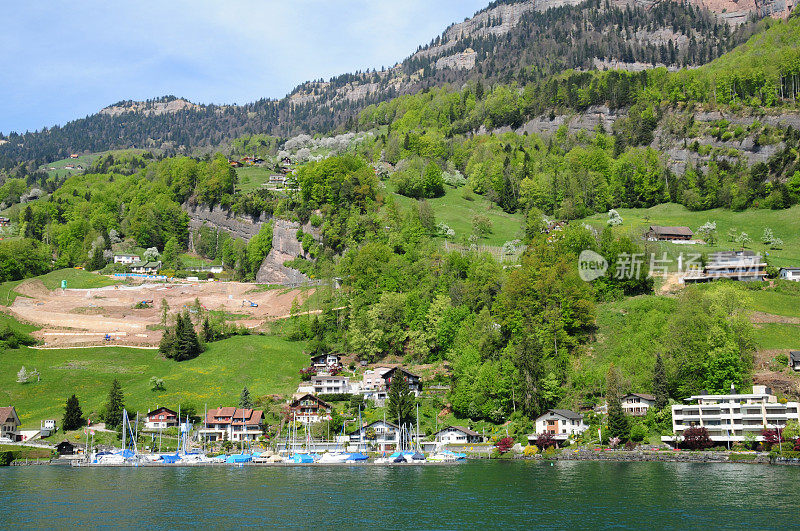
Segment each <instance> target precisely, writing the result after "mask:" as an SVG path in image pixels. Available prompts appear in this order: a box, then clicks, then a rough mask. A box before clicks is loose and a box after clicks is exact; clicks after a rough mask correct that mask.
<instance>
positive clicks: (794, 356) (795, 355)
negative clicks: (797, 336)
mask: <svg viewBox="0 0 800 531" xmlns="http://www.w3.org/2000/svg"><path fill="white" fill-rule="evenodd" d="M789 359H791V360H792V361H800V350H793V351H791V352H789Z"/></svg>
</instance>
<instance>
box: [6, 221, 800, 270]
mask: <svg viewBox="0 0 800 531" xmlns="http://www.w3.org/2000/svg"><path fill="white" fill-rule="evenodd" d="M0 219H2V218H0ZM780 271H800V267H782V268H780Z"/></svg>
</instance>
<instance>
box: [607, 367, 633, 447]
mask: <svg viewBox="0 0 800 531" xmlns="http://www.w3.org/2000/svg"><path fill="white" fill-rule="evenodd" d="M606 386H607V391H606V402H608V435H609V437H619V438H620V440H623V441H624V440H626V439H627V438H628V435H629V427H628V418H627V417H626V416H625V412H624V411H623V410H622V403H621V402H620V391H619V371H618V370H617V368H616V367H614V364H613V363H612V364H611V367H609V368H608V374H607V375H606Z"/></svg>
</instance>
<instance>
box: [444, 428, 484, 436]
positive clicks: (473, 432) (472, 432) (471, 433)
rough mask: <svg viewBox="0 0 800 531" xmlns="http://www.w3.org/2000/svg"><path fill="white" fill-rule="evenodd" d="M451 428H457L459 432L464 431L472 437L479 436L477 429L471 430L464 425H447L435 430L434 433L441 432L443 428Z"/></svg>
mask: <svg viewBox="0 0 800 531" xmlns="http://www.w3.org/2000/svg"><path fill="white" fill-rule="evenodd" d="M451 429H452V430H458V431H460V432H462V433H464V434H466V435H470V436H472V437H480V436H481V434H480V433H478V432H477V431H473V430H471V429H469V428H465V427H464V426H448V427H446V428H444V429H441V430H439V431H437V432H436V433H442V432H443V431H445V430H451Z"/></svg>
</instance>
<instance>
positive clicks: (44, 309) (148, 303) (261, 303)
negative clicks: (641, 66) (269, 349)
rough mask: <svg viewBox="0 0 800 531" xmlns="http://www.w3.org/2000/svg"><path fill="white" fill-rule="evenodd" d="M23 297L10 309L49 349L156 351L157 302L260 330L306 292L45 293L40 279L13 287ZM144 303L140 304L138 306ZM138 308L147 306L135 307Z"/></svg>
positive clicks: (221, 285)
mask: <svg viewBox="0 0 800 531" xmlns="http://www.w3.org/2000/svg"><path fill="white" fill-rule="evenodd" d="M15 291H16V292H17V293H18V294H20V295H21V296H19V297H17V298H16V299H15V300H14V303H13V304H12V305H11V307H10V308H9V311H10V313H11V314H13V315H14V316H15V317H17V318H18V319H20V320H22V321H25V322H29V323H32V324H35V325H37V326H40V327H41V329H40V330H38V331H36V332H34V334H33V335H34V336H35V337H36V338H37V339H39V340H40V341H41V342H42V346H44V347H50V348H60V347H78V346H81V347H83V346H97V345H119V346H139V347H154V346H157V345H158V343H159V341H160V340H161V334H162V331H161V328H162V327H161V323H162V310H161V304H162V303H161V301H162V300H166V301H167V304H168V305H169V313H170V314H174V313H175V312H177V311H183V310H184V309H186V310H188V311H190V312H191V313H195V312H196V311H197V310H196V308H195V306H196V304H195V300H199V302H200V304H201V306H202V308H203V310H207V311H219V312H224V313H225V315H226V318H227V319H230V320H232V321H233V322H235V323H236V324H238V325H239V326H246V327H248V328H251V329H258V328H260V327H261V326H263V325H264V323H265V322H267V321H270V320H274V319H277V318H282V317H286V316H287V315H288V314H289V313H290V311H291V307H292V302H293V301H295V300H297V303H298V305H299V304H302V303H303V301H304V300H305V299H306V298H307V297H308V296H309V295H310V293H311V292H310V291H309V290H297V289H294V290H289V289H272V290H263V289H261V288H259V287H258V286H256V285H254V284H244V283H239V282H194V283H189V282H181V283H177V282H176V283H155V284H147V283H145V284H138V285H128V284H118V285H114V286H106V287H102V288H94V289H55V290H49V289H47V287H45V285H44V284H43V283H42V282H41V281H40V280H28V281H25V282H23V283H22V284H20V285H19V286H17V288H16V289H15ZM143 302H144V303H145V304H143V305H142V304H140V303H143ZM137 305H139V306H145V307H141V308H135V307H136V306H137Z"/></svg>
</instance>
